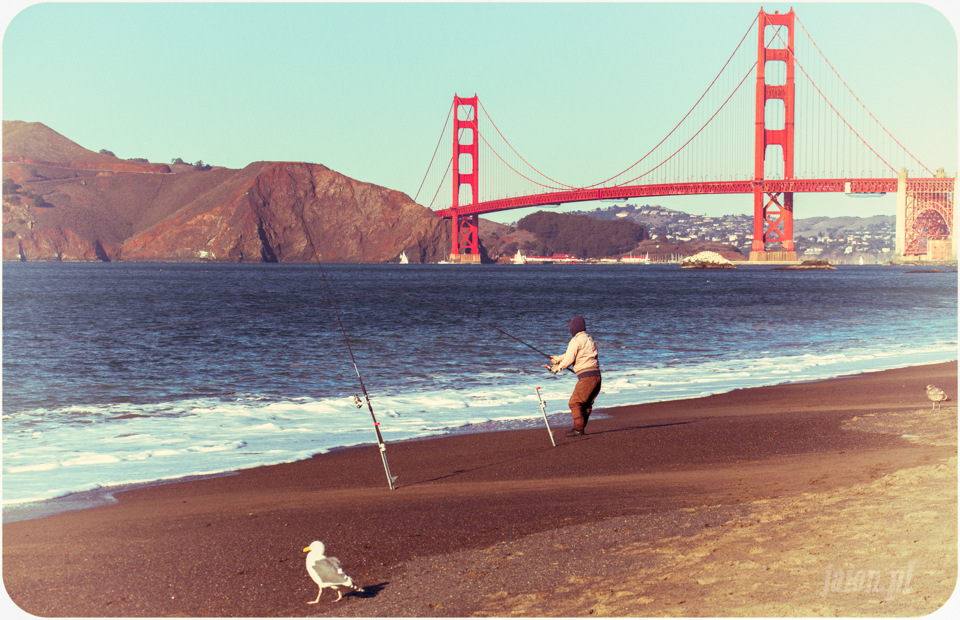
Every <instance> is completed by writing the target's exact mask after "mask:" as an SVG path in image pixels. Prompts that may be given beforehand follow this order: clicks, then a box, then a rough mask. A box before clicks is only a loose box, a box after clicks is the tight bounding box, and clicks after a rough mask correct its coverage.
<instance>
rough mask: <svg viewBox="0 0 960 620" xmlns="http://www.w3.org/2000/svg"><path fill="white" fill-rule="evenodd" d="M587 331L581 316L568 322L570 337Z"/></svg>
mask: <svg viewBox="0 0 960 620" xmlns="http://www.w3.org/2000/svg"><path fill="white" fill-rule="evenodd" d="M585 331H587V324H586V323H584V321H583V317H582V316H575V317H573V320H572V321H570V335H571V336H576V335H577V334H579V333H580V332H585Z"/></svg>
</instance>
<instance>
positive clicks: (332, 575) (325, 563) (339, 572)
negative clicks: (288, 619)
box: [303, 540, 363, 605]
mask: <svg viewBox="0 0 960 620" xmlns="http://www.w3.org/2000/svg"><path fill="white" fill-rule="evenodd" d="M303 551H304V552H305V553H306V552H308V551H309V553H307V573H309V574H310V578H311V579H313V580H314V581H315V582H317V585H318V586H320V591H319V592H318V593H317V600H315V601H310V602H309V603H307V604H308V605H315V604H317V603H319V602H320V595H321V594H323V589H324V588H333V589H334V590H336V592H337V601H339V600H340V599H341V598H343V593H342V592H340V590H338V589H337V587H338V586H347V587H348V588H353V589H354V590H356V591H357V592H363V588H358V587H357V586H355V585H353V579H351V578H350V577H349V576H347V575H346V574H345V573H344V572H343V569H341V568H340V560H338V559H337V558H328V557H327V556H325V555H323V543H322V542H320V541H319V540H315V541H313V542H312V543H310V546H309V547H305V548H304V550H303ZM334 602H336V601H334Z"/></svg>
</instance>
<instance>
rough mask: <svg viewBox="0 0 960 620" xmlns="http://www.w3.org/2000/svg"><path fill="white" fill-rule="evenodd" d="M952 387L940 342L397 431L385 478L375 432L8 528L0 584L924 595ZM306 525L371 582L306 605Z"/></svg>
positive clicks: (403, 595) (211, 597)
mask: <svg viewBox="0 0 960 620" xmlns="http://www.w3.org/2000/svg"><path fill="white" fill-rule="evenodd" d="M928 383H934V384H937V385H939V386H941V387H943V388H944V389H945V390H946V391H947V392H948V394H950V397H951V401H950V402H948V403H945V406H944V407H943V409H942V411H939V412H937V411H932V410H931V407H930V403H929V401H927V399H926V396H925V394H924V390H923V388H924V386H925V385H927V384H928ZM571 387H572V384H571ZM956 394H957V364H956V362H952V363H948V364H938V365H933V366H920V367H914V368H906V369H898V370H891V371H885V372H880V373H870V374H867V375H860V376H856V377H849V378H841V379H835V380H830V381H824V382H817V383H807V384H797V385H783V386H775V387H766V388H756V389H749V390H738V391H735V392H731V393H729V394H723V395H717V396H710V397H706V398H699V399H691V400H684V401H673V402H667V403H654V404H649V405H641V406H634V407H623V408H616V409H608V410H605V411H604V412H605V413H607V414H610V415H609V417H607V418H605V419H598V420H591V422H590V424H589V426H588V427H587V431H588V434H587V435H586V436H585V437H581V438H571V439H567V438H565V437H563V432H564V431H565V430H566V428H556V427H555V428H554V434H555V437H556V441H557V447H555V448H554V447H552V446H551V444H550V441H549V438H548V437H547V436H546V431H545V430H544V429H542V428H541V429H530V430H518V431H504V432H497V433H484V434H469V435H456V436H448V437H441V438H435V439H429V440H421V441H410V442H399V443H391V444H390V445H389V448H388V452H387V454H388V456H389V459H390V467H391V469H392V471H393V473H394V474H395V475H398V476H399V478H398V480H397V485H398V488H397V489H396V490H394V491H390V490H389V489H388V488H387V483H386V476H385V474H384V471H383V468H382V464H381V461H380V457H379V453H378V451H377V449H376V447H375V446H367V447H360V448H353V449H345V450H337V451H334V452H331V453H329V454H324V455H319V456H317V457H314V458H312V459H309V460H306V461H302V462H299V463H292V464H287V465H278V466H272V467H262V468H257V469H252V470H245V471H242V472H238V473H237V474H236V475H232V476H225V477H218V478H213V479H206V480H194V481H186V482H180V483H177V484H169V485H163V486H153V487H145V488H137V489H132V490H128V491H124V492H122V493H118V494H117V495H116V497H117V499H118V500H119V501H118V503H115V504H112V505H107V506H99V507H94V508H89V509H85V510H78V511H73V512H67V513H63V514H58V515H53V516H47V517H43V518H40V519H34V520H29V521H21V522H16V523H8V524H5V525H4V526H3V578H4V584H5V586H6V589H7V592H8V595H9V596H10V598H11V599H12V600H13V602H14V603H16V604H17V605H19V607H20V608H21V609H22V610H24V611H26V612H28V613H30V614H34V615H37V616H69V617H76V616H95V617H104V616H150V617H156V616H170V615H186V616H248V617H250V616H259V617H280V616H313V615H337V616H361V617H371V616H456V617H462V616H527V617H531V616H538V617H539V616H588V615H601V616H625V615H643V616H796V615H802V616H822V615H830V616H833V615H842V616H916V615H924V614H928V613H931V612H933V611H935V610H936V609H938V608H939V607H940V606H942V605H943V604H944V603H945V602H946V601H947V599H948V598H949V597H950V595H951V594H952V592H953V589H954V586H955V585H956V578H957V461H956V455H957V439H956V423H957V407H956ZM600 404H602V402H601V403H600ZM315 539H319V540H322V541H324V543H325V544H326V546H327V552H328V554H329V555H334V556H338V557H339V558H340V559H341V561H342V562H343V567H344V570H345V571H346V572H347V573H348V574H350V575H351V576H353V578H354V580H355V581H356V582H357V583H358V584H360V585H363V586H364V588H365V592H363V593H352V594H348V595H346V596H345V597H344V599H343V600H342V601H340V602H339V603H334V602H333V601H334V599H335V598H336V595H335V594H333V593H331V592H329V591H327V592H326V593H325V594H324V597H323V599H322V600H321V602H320V604H318V605H307V602H308V601H312V600H313V599H314V598H315V597H316V592H317V589H316V586H315V585H314V584H313V582H312V581H310V579H309V578H308V577H307V574H306V571H305V568H304V563H303V560H304V554H303V552H302V549H303V547H304V546H306V545H307V544H308V543H310V542H311V541H313V540H315Z"/></svg>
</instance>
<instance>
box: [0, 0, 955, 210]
mask: <svg viewBox="0 0 960 620" xmlns="http://www.w3.org/2000/svg"><path fill="white" fill-rule="evenodd" d="M2 4H3V8H2V9H0V11H2V19H3V23H4V24H6V29H5V32H4V36H3V46H2V116H3V120H23V121H35V122H41V123H43V124H45V125H47V126H48V127H50V128H52V129H54V130H55V131H57V132H59V133H60V134H62V135H64V136H66V137H67V138H69V139H71V140H73V141H74V142H77V143H78V144H80V145H81V146H84V147H86V148H88V149H91V150H93V151H99V150H100V149H108V150H110V151H112V152H113V153H115V154H116V155H117V156H119V157H123V158H130V157H143V158H147V159H149V160H150V161H152V162H161V163H168V162H170V161H171V160H172V159H174V158H177V157H179V158H182V159H183V160H185V161H188V162H195V161H197V160H202V161H204V162H205V163H208V164H213V165H220V166H226V167H229V168H242V167H244V166H246V165H247V164H250V163H252V162H255V161H263V160H272V161H306V162H312V163H320V164H323V165H325V166H328V167H329V168H332V169H333V170H336V171H337V172H341V173H343V174H345V175H347V176H350V177H352V178H355V179H358V180H360V181H365V182H370V183H375V184H378V185H382V186H386V187H389V188H392V189H397V190H400V191H402V192H404V193H407V194H409V195H410V196H413V195H415V194H416V193H417V190H418V187H419V185H420V182H421V180H422V179H423V176H424V173H425V172H426V169H427V165H428V163H429V161H430V158H431V156H432V155H433V152H434V149H435V148H436V146H437V141H438V138H439V137H440V131H441V129H442V128H443V123H444V119H445V118H446V116H447V112H448V110H449V108H450V104H451V101H452V98H453V96H454V94H455V93H456V94H459V95H461V96H471V95H473V94H475V93H476V94H478V95H479V96H480V99H481V101H482V102H483V105H484V107H485V108H486V110H487V111H489V113H490V114H491V116H492V117H493V118H494V120H495V121H496V123H497V124H498V126H499V127H500V128H501V129H502V130H503V131H504V133H505V134H506V135H507V137H508V138H509V140H510V141H511V142H512V143H513V144H514V146H516V147H517V149H518V150H519V151H520V152H521V153H522V154H523V155H524V157H525V158H527V159H528V160H529V161H531V163H533V164H534V165H535V166H536V167H537V168H539V169H540V170H542V171H544V172H545V173H547V174H550V175H551V176H554V175H556V177H558V178H559V177H563V178H564V179H566V178H569V176H564V175H571V174H572V175H573V176H577V175H582V180H583V182H584V183H588V182H592V181H594V180H596V179H598V178H606V176H609V175H610V174H613V173H615V172H618V171H620V170H621V169H623V168H625V167H626V166H628V165H630V164H632V163H633V162H634V161H636V160H637V159H638V158H639V156H640V155H642V154H643V153H644V152H646V150H647V149H648V148H649V146H650V144H649V143H650V142H651V141H656V139H658V138H660V137H662V133H660V134H656V135H655V133H651V132H660V131H661V130H660V129H659V128H660V126H661V124H663V123H666V124H669V126H670V127H672V125H673V123H672V122H670V121H672V120H674V119H676V120H679V117H680V116H682V114H683V113H684V112H685V111H686V110H688V109H689V108H690V106H691V105H692V104H693V102H694V101H695V100H696V98H697V97H698V96H699V95H700V93H702V92H703V90H704V89H705V87H706V85H707V84H708V83H709V82H710V80H711V79H712V78H713V77H714V76H715V75H716V73H717V71H718V69H719V67H720V65H721V64H722V63H723V61H724V60H725V59H726V58H727V57H728V56H729V54H730V53H731V52H732V50H733V48H734V47H735V46H736V44H737V43H738V41H739V40H740V38H741V37H742V36H743V33H744V32H746V30H747V28H748V26H749V25H750V23H751V22H752V21H753V19H754V17H755V16H756V14H757V12H758V11H759V8H760V7H761V3H724V2H705V3H681V2H673V3H645V2H619V3H604V2H588V3H572V2H568V3H541V2H536V3H523V4H521V3H515V2H501V3H488V2H479V3H463V2H453V3H439V2H427V3H418V4H413V3H402V2H387V3H364V2H346V3H305V2H293V3H283V4H281V3H252V2H251V3H227V2H212V3H193V2H185V3H184V2H180V3H169V2H158V3H143V2H109V3H83V2H65V3H45V4H35V3H29V2H26V1H24V0H13V2H5V3H2ZM762 6H763V8H764V9H765V10H766V11H767V12H773V11H776V10H779V11H781V12H786V11H788V10H789V9H790V8H791V7H793V8H794V10H795V11H796V13H797V15H798V17H799V18H800V20H801V21H802V23H803V25H804V26H805V27H806V29H807V30H808V31H810V33H811V35H812V36H813V37H814V39H815V40H816V41H817V43H818V44H819V45H820V47H821V48H822V49H823V51H824V53H825V54H826V56H827V57H828V58H829V60H830V61H831V63H833V64H834V66H835V67H836V69H837V71H838V72H839V73H840V74H841V75H842V76H843V77H844V78H845V79H846V80H847V81H848V82H849V84H850V86H851V88H852V89H853V91H854V92H855V93H856V94H857V96H858V97H859V98H860V99H861V100H862V101H863V102H864V103H865V104H866V105H867V107H868V108H869V109H870V110H871V111H872V112H873V113H874V114H875V115H876V116H877V118H878V119H880V120H881V122H882V123H883V124H884V125H886V126H887V128H888V129H889V130H890V131H891V133H892V134H893V135H894V136H896V137H897V139H898V140H900V141H901V142H902V143H903V144H904V145H905V146H907V147H908V148H909V149H910V150H911V151H913V152H914V153H916V154H917V156H918V157H919V159H921V160H922V161H923V162H924V163H926V164H927V165H928V166H930V167H932V168H933V169H936V168H939V167H943V168H945V169H946V171H947V174H949V175H954V174H956V172H957V116H958V114H957V112H958V109H957V74H958V71H957V37H956V31H955V27H956V26H955V24H957V23H960V22H958V19H960V17H958V16H960V11H958V10H957V9H956V8H950V7H949V6H948V4H947V2H946V1H945V0H933V2H932V4H929V5H928V4H920V3H892V2H879V3H866V2H851V3H838V2H827V3H807V2H796V3H792V4H789V3H779V2H773V3H763V4H762ZM667 129H669V127H667ZM745 139H746V140H752V136H746V137H745ZM449 142H450V141H449V139H446V138H445V139H444V142H443V143H442V150H441V153H442V154H444V155H445V156H447V157H449V155H447V153H449V149H450V146H449ZM551 173H553V174H551ZM443 191H448V190H446V189H444V190H443ZM420 202H426V201H425V200H422V199H421V200H420ZM631 203H634V204H638V205H640V204H660V205H662V206H664V207H667V208H671V209H677V210H682V211H686V212H689V213H697V214H704V215H712V216H718V215H727V214H737V213H751V212H752V208H753V201H752V197H750V196H741V195H735V196H692V197H662V198H656V199H652V198H650V199H647V198H638V199H632V200H631ZM795 203H796V205H795V217H797V218H803V217H812V216H833V215H841V214H842V215H859V216H869V215H875V214H887V215H892V214H894V213H895V199H894V197H893V196H889V195H888V196H886V197H884V198H875V199H864V198H848V197H843V196H827V195H823V194H818V195H810V194H804V195H798V196H797V197H796V199H795ZM597 206H609V205H601V204H598V203H579V204H571V205H565V206H564V207H561V210H567V211H568V210H579V209H589V208H595V207H597ZM530 211H531V210H514V211H506V212H501V213H496V214H490V216H489V217H490V219H494V220H496V221H501V222H511V221H516V220H517V219H519V217H522V216H523V215H525V214H526V213H528V212H530Z"/></svg>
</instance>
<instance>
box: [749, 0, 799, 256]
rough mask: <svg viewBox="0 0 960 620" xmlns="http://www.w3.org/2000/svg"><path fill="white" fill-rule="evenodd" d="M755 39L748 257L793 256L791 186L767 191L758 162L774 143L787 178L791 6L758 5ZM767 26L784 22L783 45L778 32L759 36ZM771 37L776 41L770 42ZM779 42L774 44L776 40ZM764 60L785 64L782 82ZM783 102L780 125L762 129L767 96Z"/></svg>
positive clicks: (790, 119)
mask: <svg viewBox="0 0 960 620" xmlns="http://www.w3.org/2000/svg"><path fill="white" fill-rule="evenodd" d="M758 24H759V27H758V28H757V30H759V32H760V35H759V39H760V44H759V48H758V52H757V116H756V152H755V160H754V174H753V247H752V248H751V252H750V260H760V261H795V260H797V253H796V251H795V250H794V247H793V192H783V191H779V192H769V191H766V189H765V187H764V182H763V181H764V179H763V162H764V159H765V157H766V154H767V147H768V146H779V147H780V151H781V153H782V156H783V177H784V179H792V178H793V144H794V143H793V128H794V127H793V123H794V94H795V91H796V87H795V84H794V59H793V50H794V47H793V24H794V19H793V9H790V12H789V13H787V14H786V15H780V13H779V12H777V13H774V14H773V15H770V14H769V13H764V11H763V9H760V17H759V20H758ZM767 26H780V27H786V30H787V36H786V40H787V46H786V47H783V45H782V43H781V42H782V40H783V37H782V35H781V36H770V46H769V47H768V44H767V42H766V41H765V36H764V35H765V34H767ZM775 42H776V43H775ZM778 43H779V45H777V44H778ZM768 62H782V63H785V65H786V82H785V83H784V84H767V82H766V77H765V73H766V68H767V67H766V65H767V63H768ZM770 100H780V101H782V102H783V113H784V118H783V128H782V129H767V127H766V123H765V115H766V111H767V102H768V101H770ZM767 243H779V244H780V251H779V252H767V251H766V244H767Z"/></svg>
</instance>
